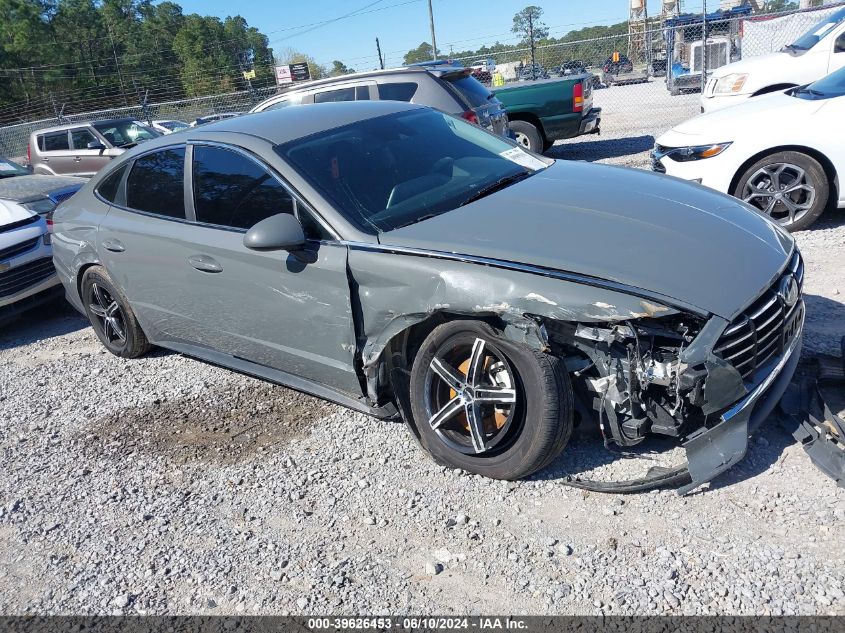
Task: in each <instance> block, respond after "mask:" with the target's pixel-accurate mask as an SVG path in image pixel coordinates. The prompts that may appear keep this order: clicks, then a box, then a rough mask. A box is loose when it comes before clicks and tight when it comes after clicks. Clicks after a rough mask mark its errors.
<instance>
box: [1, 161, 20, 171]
mask: <svg viewBox="0 0 845 633" xmlns="http://www.w3.org/2000/svg"><path fill="white" fill-rule="evenodd" d="M17 170H18V168H17V167H15V166H14V165H11V164H9V163H0V171H17Z"/></svg>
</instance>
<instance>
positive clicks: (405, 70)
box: [274, 62, 469, 96]
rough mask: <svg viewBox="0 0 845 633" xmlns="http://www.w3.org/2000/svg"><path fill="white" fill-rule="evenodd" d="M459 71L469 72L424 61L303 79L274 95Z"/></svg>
mask: <svg viewBox="0 0 845 633" xmlns="http://www.w3.org/2000/svg"><path fill="white" fill-rule="evenodd" d="M461 71H467V72H469V68H465V67H464V66H457V65H454V64H435V63H434V62H424V63H420V64H415V65H413V66H405V67H400V68H385V69H383V70H369V71H365V72H360V73H349V74H347V75H338V76H337V77H326V78H324V79H315V80H313V81H303V82H302V83H295V84H291V87H290V89H289V90H286V91H285V92H281V93H279V95H274V96H281V95H286V94H291V93H294V92H299V91H300V90H311V89H312V88H319V87H320V86H330V85H332V84H336V83H341V82H346V81H358V80H361V79H369V78H373V77H384V76H385V75H395V74H400V75H406V74H432V75H435V76H437V77H440V76H442V75H446V74H449V73H454V72H461Z"/></svg>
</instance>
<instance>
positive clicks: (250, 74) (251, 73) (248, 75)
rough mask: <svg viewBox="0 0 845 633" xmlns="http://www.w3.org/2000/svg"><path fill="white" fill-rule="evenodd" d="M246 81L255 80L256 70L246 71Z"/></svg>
mask: <svg viewBox="0 0 845 633" xmlns="http://www.w3.org/2000/svg"><path fill="white" fill-rule="evenodd" d="M244 79H255V70H245V71H244Z"/></svg>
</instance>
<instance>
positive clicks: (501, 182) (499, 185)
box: [458, 171, 534, 207]
mask: <svg viewBox="0 0 845 633" xmlns="http://www.w3.org/2000/svg"><path fill="white" fill-rule="evenodd" d="M533 173H534V172H533V171H521V172H519V173H517V174H511V175H510V176H505V177H504V178H499V179H498V180H497V181H495V182H492V183H490V184H489V185H487V186H486V187H482V188H481V189H479V190H478V191H476V192H475V193H474V194H472V195H471V196H470V197H469V198H467V199H466V200H464V201H463V202H461V204H459V205H458V206H459V207H462V206H464V205H467V204H469V203H470V202H475V201H476V200H480V199H481V198H483V197H484V196H489V195H490V194H491V193H493V192H495V191H499V190H500V189H504V188H505V187H507V186H509V185H512V184H513V183H515V182H519V181H520V180H524V179H525V178H528V176H530V175H532V174H533Z"/></svg>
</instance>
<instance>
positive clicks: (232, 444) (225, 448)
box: [83, 380, 335, 465]
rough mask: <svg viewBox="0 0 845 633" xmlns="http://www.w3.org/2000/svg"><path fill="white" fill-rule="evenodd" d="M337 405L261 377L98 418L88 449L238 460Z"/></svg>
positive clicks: (303, 430) (284, 439) (295, 434)
mask: <svg viewBox="0 0 845 633" xmlns="http://www.w3.org/2000/svg"><path fill="white" fill-rule="evenodd" d="M334 406H335V405H332V404H329V403H327V402H324V401H322V400H317V399H316V398H312V397H310V396H306V395H304V394H301V393H299V392H296V391H291V390H290V389H285V388H284V387H279V386H277V385H272V384H269V383H264V382H260V381H258V380H255V381H252V382H250V383H249V384H248V385H246V386H233V385H219V386H217V385H215V386H213V387H211V388H209V389H207V390H205V391H203V392H202V393H200V394H197V395H193V396H188V397H185V398H179V399H175V400H163V401H158V400H157V401H155V402H152V403H149V404H146V405H142V406H139V407H133V408H127V409H124V410H122V411H119V412H117V413H114V414H112V415H109V416H107V417H105V418H102V419H100V420H98V421H97V422H95V423H94V424H93V426H92V427H89V428H88V429H87V430H86V431H85V433H84V437H83V442H84V443H85V444H86V446H87V447H88V450H90V451H94V452H96V453H98V454H102V453H103V452H109V453H111V452H114V451H117V452H119V453H120V455H121V456H123V457H126V456H127V455H131V454H142V455H150V456H154V457H163V458H165V459H167V460H168V461H171V462H174V463H176V464H180V465H182V464H189V463H218V464H220V463H222V464H231V463H236V462H239V461H241V460H243V459H245V458H247V457H249V456H250V455H253V454H255V453H259V452H264V451H268V450H270V449H272V448H273V447H278V446H284V445H285V444H287V443H288V442H289V441H291V440H293V439H297V438H301V437H305V436H307V435H308V432H309V430H310V428H311V427H312V426H313V425H314V424H315V423H318V422H319V421H320V420H321V419H323V418H324V417H325V416H326V415H328V414H329V413H331V412H332V410H333V409H334Z"/></svg>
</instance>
